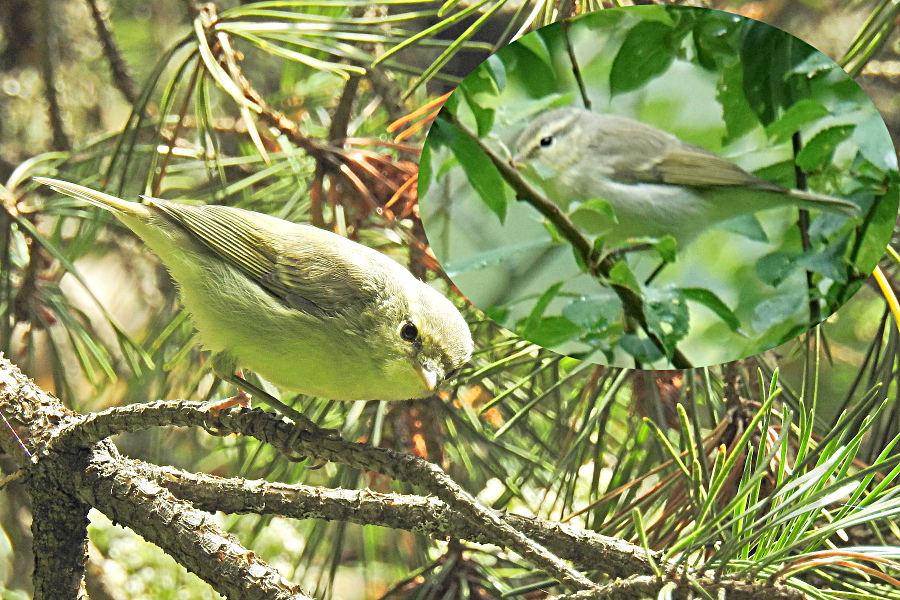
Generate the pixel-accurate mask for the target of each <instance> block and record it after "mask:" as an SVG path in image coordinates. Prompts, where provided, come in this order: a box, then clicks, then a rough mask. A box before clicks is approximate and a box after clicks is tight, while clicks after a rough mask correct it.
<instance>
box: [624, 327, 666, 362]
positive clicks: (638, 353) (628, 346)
mask: <svg viewBox="0 0 900 600" xmlns="http://www.w3.org/2000/svg"><path fill="white" fill-rule="evenodd" d="M619 345H620V346H621V347H622V350H624V351H625V352H627V353H628V354H630V355H631V356H633V357H634V358H636V359H637V360H638V361H640V362H642V363H652V362H656V361H658V360H660V359H661V358H664V356H663V353H662V352H660V351H659V348H657V347H656V345H655V344H654V343H653V342H651V341H650V340H648V339H644V338H639V337H638V336H636V335H635V334H633V333H626V334H625V335H623V336H622V339H621V340H619Z"/></svg>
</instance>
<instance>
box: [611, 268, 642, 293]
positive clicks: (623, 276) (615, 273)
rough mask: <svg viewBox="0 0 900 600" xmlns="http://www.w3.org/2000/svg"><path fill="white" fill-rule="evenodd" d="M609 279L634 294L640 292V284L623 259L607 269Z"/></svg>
mask: <svg viewBox="0 0 900 600" xmlns="http://www.w3.org/2000/svg"><path fill="white" fill-rule="evenodd" d="M609 280H610V282H612V283H614V284H616V285H621V286H623V287H627V288H628V289H630V290H632V291H633V292H634V293H636V294H640V293H641V284H640V283H639V282H638V279H637V277H635V275H634V272H633V271H632V270H631V267H629V266H628V265H627V264H625V261H623V260H620V261H619V262H617V263H616V264H614V265H613V267H612V269H610V270H609Z"/></svg>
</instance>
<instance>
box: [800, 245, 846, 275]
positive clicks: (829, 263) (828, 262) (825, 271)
mask: <svg viewBox="0 0 900 600" xmlns="http://www.w3.org/2000/svg"><path fill="white" fill-rule="evenodd" d="M846 251H847V236H846V235H842V236H841V237H840V238H839V239H838V240H837V241H834V242H832V243H830V244H828V245H827V246H825V247H824V248H821V249H818V250H811V251H809V252H807V253H804V254H803V255H802V256H801V257H800V258H799V260H798V261H797V264H798V265H799V266H800V267H802V268H804V269H806V270H807V271H812V272H813V273H819V274H820V275H824V276H825V277H828V278H829V279H832V280H834V281H837V282H838V283H847V264H846V262H845V261H844V253H845V252H846Z"/></svg>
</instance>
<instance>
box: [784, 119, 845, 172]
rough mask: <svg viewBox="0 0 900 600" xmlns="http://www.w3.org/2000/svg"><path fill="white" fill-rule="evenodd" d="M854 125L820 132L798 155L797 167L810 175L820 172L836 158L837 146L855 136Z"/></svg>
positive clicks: (839, 126)
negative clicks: (833, 157) (832, 158)
mask: <svg viewBox="0 0 900 600" xmlns="http://www.w3.org/2000/svg"><path fill="white" fill-rule="evenodd" d="M853 129H854V126H853V125H836V126H834V127H828V128H826V129H823V130H822V131H820V132H818V133H817V134H816V135H814V136H813V137H812V139H811V140H809V141H808V142H806V144H805V145H804V146H803V149H802V150H800V152H798V153H797V165H798V166H799V167H800V168H801V169H803V170H804V171H806V172H808V173H814V172H816V171H820V170H821V169H822V168H823V167H825V166H826V165H827V164H828V163H830V162H831V157H832V156H834V149H835V148H837V145H838V144H840V143H841V142H843V141H844V140H846V139H847V138H848V137H850V135H852V134H853Z"/></svg>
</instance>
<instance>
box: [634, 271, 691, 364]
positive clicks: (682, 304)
mask: <svg viewBox="0 0 900 600" xmlns="http://www.w3.org/2000/svg"><path fill="white" fill-rule="evenodd" d="M644 316H645V317H646V318H647V327H648V328H649V329H650V331H652V332H653V333H655V334H656V335H657V337H659V339H660V340H662V342H663V346H665V348H666V354H668V355H669V356H671V355H672V351H673V350H674V349H675V346H676V345H677V344H678V342H679V341H681V340H682V339H684V337H685V336H686V335H687V334H688V330H689V329H690V312H689V311H688V306H687V300H686V298H685V296H684V294H683V293H682V292H681V290H679V289H677V288H674V287H666V288H662V289H657V288H644Z"/></svg>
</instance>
